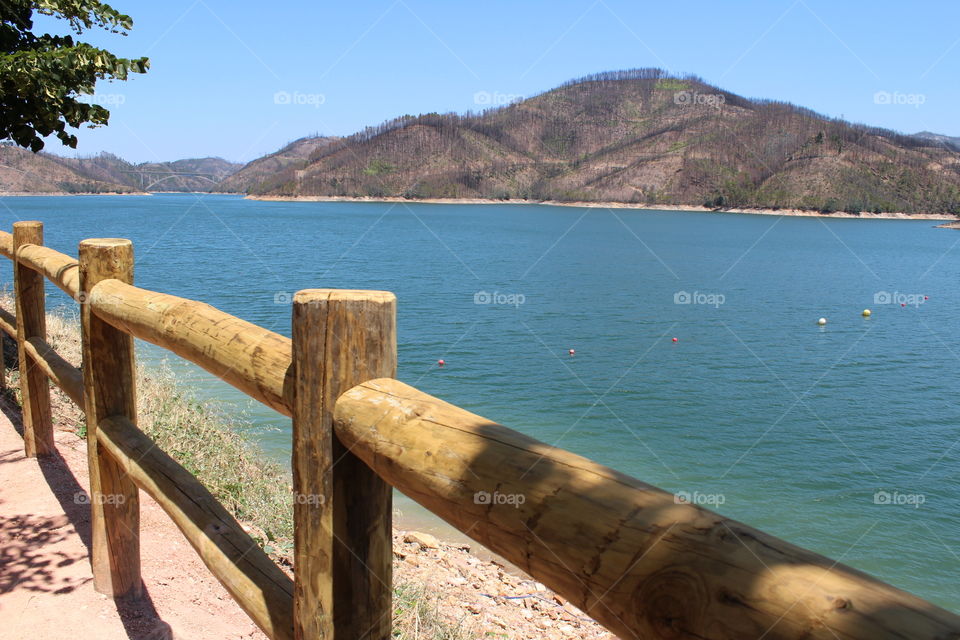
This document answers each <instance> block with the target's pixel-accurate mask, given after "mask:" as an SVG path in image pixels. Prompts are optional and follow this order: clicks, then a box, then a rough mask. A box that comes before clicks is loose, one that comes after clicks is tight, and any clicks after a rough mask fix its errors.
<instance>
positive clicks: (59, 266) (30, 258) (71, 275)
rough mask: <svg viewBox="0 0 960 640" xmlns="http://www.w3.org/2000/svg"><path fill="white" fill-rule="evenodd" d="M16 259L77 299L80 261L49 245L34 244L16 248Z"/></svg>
mask: <svg viewBox="0 0 960 640" xmlns="http://www.w3.org/2000/svg"><path fill="white" fill-rule="evenodd" d="M17 261H18V262H20V263H21V264H23V265H26V266H27V267H30V268H31V269H33V270H34V271H36V272H37V273H40V274H42V275H43V276H44V277H46V278H47V279H48V280H50V282H52V283H53V284H55V285H57V286H58V287H60V289H62V290H63V291H64V293H66V294H67V295H68V296H70V297H71V298H73V299H74V300H77V297H78V294H79V292H80V263H79V262H78V261H77V260H75V259H74V258H71V257H70V256H67V255H64V254H62V253H60V252H59V251H55V250H53V249H51V248H49V247H41V246H39V245H35V246H27V247H22V248H21V249H20V250H18V251H17ZM78 302H82V300H78Z"/></svg>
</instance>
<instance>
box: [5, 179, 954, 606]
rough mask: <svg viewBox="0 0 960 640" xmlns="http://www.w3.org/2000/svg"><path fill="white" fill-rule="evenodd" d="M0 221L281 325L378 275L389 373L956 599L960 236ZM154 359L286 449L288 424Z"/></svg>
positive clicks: (351, 219) (310, 206)
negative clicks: (122, 253)
mask: <svg viewBox="0 0 960 640" xmlns="http://www.w3.org/2000/svg"><path fill="white" fill-rule="evenodd" d="M0 215H2V216H3V226H2V228H3V229H5V230H10V228H11V224H12V223H13V221H15V220H31V219H36V220H42V221H43V222H44V223H45V225H46V228H45V233H46V243H47V244H48V245H49V246H51V247H54V248H56V249H58V250H60V251H63V252H65V253H68V254H70V255H76V247H77V243H78V242H79V241H80V240H81V239H83V238H87V237H126V238H130V239H131V240H133V242H134V248H135V253H136V283H137V284H138V285H139V286H141V287H146V288H149V289H155V290H158V291H163V292H167V293H172V294H175V295H179V296H184V297H188V298H194V299H198V300H202V301H204V302H208V303H210V304H212V305H214V306H216V307H218V308H220V309H222V310H224V311H227V312H229V313H231V314H234V315H237V316H239V317H241V318H244V319H246V320H249V321H251V322H255V323H257V324H259V325H262V326H264V327H266V328H269V329H272V330H274V331H277V332H280V333H283V334H285V335H288V336H289V335H290V311H291V310H290V305H289V300H290V296H291V295H292V293H293V292H295V291H297V290H298V289H304V288H315V287H336V288H351V289H354V288H355V289H386V290H390V291H393V292H394V293H396V295H397V298H398V329H399V358H400V366H399V375H398V377H399V378H400V379H401V380H403V381H404V382H407V383H409V384H412V385H415V386H416V387H418V388H420V389H422V390H423V391H426V392H428V393H431V394H433V395H436V396H439V397H441V398H443V399H444V400H447V401H449V402H452V403H454V404H457V405H460V406H462V407H464V408H466V409H468V410H470V411H473V412H476V413H479V414H481V415H483V416H485V417H488V418H490V419H493V420H496V421H498V422H501V423H503V424H505V425H508V426H510V427H512V428H514V429H517V430H519V431H522V432H524V433H526V434H529V435H531V436H534V437H536V438H539V439H541V440H543V441H545V442H547V443H550V444H554V445H556V446H560V447H563V448H566V449H569V450H572V451H574V452H576V453H579V454H582V455H585V456H588V457H590V458H592V459H595V460H597V461H599V462H602V463H604V464H606V465H609V466H612V467H615V468H617V469H619V470H621V471H624V472H627V473H629V474H631V475H634V476H636V477H638V478H640V479H642V480H644V481H646V482H650V483H652V484H655V485H658V486H660V487H662V488H664V489H666V490H669V491H672V492H677V493H682V494H684V495H688V496H690V497H691V499H693V500H695V501H698V502H700V503H702V504H704V505H705V506H708V507H709V508H713V509H714V510H717V511H719V512H721V513H723V514H724V515H727V516H730V517H734V518H737V519H739V520H742V521H745V522H747V523H749V524H751V525H754V526H756V527H759V528H761V529H764V530H766V531H768V532H770V533H773V534H775V535H778V536H781V537H783V538H786V539H787V540H790V541H791V542H794V543H797V544H800V545H803V546H805V547H808V548H811V549H813V550H816V551H818V552H821V553H824V554H827V555H829V556H831V557H833V558H836V559H839V560H842V561H843V562H845V563H847V564H851V565H853V566H855V567H857V568H860V569H863V570H865V571H868V572H870V573H872V574H874V575H876V576H878V577H880V578H881V579H884V580H887V581H889V582H892V583H893V584H895V585H896V586H898V587H901V588H904V589H906V590H908V591H911V592H914V593H916V594H918V595H920V596H922V597H924V598H927V599H930V600H932V601H934V602H936V603H938V604H940V605H942V606H945V607H947V608H950V609H952V610H953V611H957V612H960V582H958V581H957V579H956V576H957V575H958V574H960V544H958V542H960V473H958V471H960V462H958V457H960V410H958V405H957V402H956V394H955V386H956V384H957V379H958V373H960V359H958V358H960V343H956V342H954V340H953V338H954V337H955V336H958V335H960V317H958V310H960V287H958V283H960V261H958V256H960V249H957V248H956V245H957V244H958V243H960V233H958V232H957V231H954V230H944V229H935V228H934V225H935V224H936V223H935V222H931V221H897V220H855V219H817V218H793V217H782V218H781V217H775V216H751V215H737V214H717V213H688V212H676V211H670V212H668V211H641V210H626V209H614V210H607V209H584V208H567V207H551V206H542V205H519V204H504V205H441V204H390V203H308V202H302V203H283V202H256V201H250V200H244V199H242V198H240V197H236V196H215V195H191V194H182V195H154V196H143V197H109V196H105V197H94V196H88V197H28V198H14V197H6V198H0ZM3 269H4V270H3V272H2V273H3V281H4V283H5V284H9V283H10V280H11V270H10V267H9V264H7V265H5V266H4V267H3ZM48 292H49V295H50V300H49V302H48V306H50V307H53V306H56V305H58V304H66V303H67V299H66V297H65V296H63V295H62V294H61V293H60V292H59V290H57V289H56V288H55V287H52V286H48ZM867 308H869V309H870V310H871V311H872V315H871V316H870V317H869V318H864V317H862V316H861V312H862V311H863V310H864V309H867ZM821 317H823V318H826V320H827V324H826V325H825V326H823V327H820V326H818V324H817V320H818V318H821ZM673 338H676V341H674V340H673ZM570 349H573V350H574V355H570ZM140 353H141V356H142V357H143V358H146V359H148V360H156V359H158V358H160V357H161V355H160V354H159V353H158V350H157V349H153V348H142V349H141V351H140ZM440 359H443V360H444V361H445V363H446V364H445V366H444V367H442V368H441V367H438V366H437V361H438V360H440ZM171 365H172V366H174V368H175V370H176V371H177V372H178V375H179V376H180V377H181V379H183V380H185V381H187V382H188V383H189V385H190V386H192V387H193V388H194V389H195V390H196V393H197V394H198V395H200V396H201V397H205V398H215V399H219V400H221V401H222V402H224V403H225V406H226V407H227V408H228V409H229V410H230V411H232V412H236V413H237V414H243V415H245V416H246V418H247V419H248V420H249V421H250V427H249V428H250V430H251V433H252V435H253V436H254V437H255V438H256V439H257V441H258V442H259V443H260V444H261V445H262V446H263V448H264V450H265V451H266V452H267V454H268V455H271V456H274V457H276V458H278V459H284V460H286V459H288V456H289V446H290V445H289V440H290V434H289V421H288V420H287V419H286V418H283V417H282V416H279V415H278V414H276V413H273V412H271V411H270V410H268V409H266V408H263V407H259V406H257V405H255V404H254V403H251V402H247V401H245V400H244V398H243V397H241V396H239V395H238V394H237V393H235V392H233V391H232V390H231V389H230V388H228V387H226V386H225V385H223V384H222V383H220V382H219V381H215V380H212V379H211V377H210V376H208V375H206V374H203V373H202V372H198V370H196V369H195V368H193V367H188V366H185V365H181V364H178V363H176V362H171ZM403 504H405V503H403V502H401V505H403ZM401 508H403V507H401Z"/></svg>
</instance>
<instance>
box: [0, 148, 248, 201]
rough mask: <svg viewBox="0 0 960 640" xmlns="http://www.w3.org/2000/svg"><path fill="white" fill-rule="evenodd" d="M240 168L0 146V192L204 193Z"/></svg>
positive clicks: (206, 161) (205, 161)
mask: <svg viewBox="0 0 960 640" xmlns="http://www.w3.org/2000/svg"><path fill="white" fill-rule="evenodd" d="M240 167H241V165H240V164H237V163H234V162H228V161H226V160H224V159H222V158H191V159H188V160H175V161H173V162H144V163H141V164H131V163H129V162H127V161H126V160H124V159H122V158H118V157H117V156H115V155H113V154H110V153H101V154H98V155H96V156H92V157H89V158H62V157H60V156H55V155H53V154H49V153H38V154H34V153H32V152H30V151H27V150H24V149H21V148H19V147H17V146H14V145H10V144H2V145H0V193H51V194H62V193H143V192H150V191H210V190H211V188H212V187H213V186H215V185H216V184H218V183H220V182H221V181H222V180H223V179H224V178H226V177H228V176H230V175H232V174H233V173H234V172H235V171H237V169H239V168H240Z"/></svg>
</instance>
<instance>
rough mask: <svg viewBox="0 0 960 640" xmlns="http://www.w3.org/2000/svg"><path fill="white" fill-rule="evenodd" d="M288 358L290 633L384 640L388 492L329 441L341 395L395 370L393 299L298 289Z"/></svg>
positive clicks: (388, 612) (388, 618)
mask: <svg viewBox="0 0 960 640" xmlns="http://www.w3.org/2000/svg"><path fill="white" fill-rule="evenodd" d="M293 362H294V364H293V368H294V378H295V381H296V382H295V396H294V399H295V402H294V411H293V429H294V436H293V437H294V445H293V474H294V476H293V477H294V495H295V497H296V500H295V503H294V504H295V507H294V525H295V526H294V531H295V540H294V545H295V547H294V549H295V550H294V566H295V572H296V578H295V587H296V590H295V598H294V620H295V625H296V626H295V630H296V637H297V638H298V639H304V640H305V639H307V638H331V639H333V638H336V639H341V640H352V639H355V638H370V639H385V638H389V637H390V636H391V631H390V628H391V622H392V609H391V597H392V561H393V554H392V540H391V518H392V494H391V488H390V485H388V484H387V483H386V482H384V481H383V480H382V479H381V478H380V477H379V476H377V474H376V473H374V472H373V471H372V470H371V469H370V468H369V467H367V466H366V464H364V463H363V462H362V461H361V460H359V459H358V458H356V456H354V455H353V454H352V453H351V452H350V451H348V450H347V449H346V448H345V447H344V446H343V445H342V444H341V443H340V442H339V440H337V438H336V437H335V436H334V433H333V408H334V405H335V403H336V399H337V397H338V396H339V395H340V393H341V392H343V391H344V390H346V389H349V388H350V387H352V386H354V385H356V384H358V383H360V382H362V381H365V380H369V379H371V378H376V377H381V376H393V375H395V374H396V368H397V343H396V298H395V297H394V295H393V294H392V293H387V292H383V291H346V290H332V289H312V290H305V291H300V292H298V293H297V294H296V295H295V296H294V300H293Z"/></svg>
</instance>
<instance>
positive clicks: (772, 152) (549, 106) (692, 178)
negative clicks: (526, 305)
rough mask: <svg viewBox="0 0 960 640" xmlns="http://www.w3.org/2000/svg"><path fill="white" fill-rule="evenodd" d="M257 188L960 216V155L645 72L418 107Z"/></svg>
mask: <svg viewBox="0 0 960 640" xmlns="http://www.w3.org/2000/svg"><path fill="white" fill-rule="evenodd" d="M295 144H296V143H295ZM252 164H254V163H251V165H252ZM249 166H250V165H248V167H249ZM271 166H272V165H271ZM261 168H262V169H264V170H265V169H267V168H268V165H266V164H263V165H261ZM239 186H241V185H238V186H237V188H238V189H239ZM246 190H247V191H248V193H250V194H253V195H261V196H281V197H283V196H374V197H380V196H401V197H405V198H410V199H418V198H440V197H443V198H493V199H530V200H559V201H615V202H627V203H641V204H648V205H657V204H677V205H704V204H706V205H708V206H716V207H724V208H734V207H747V206H753V207H770V208H801V209H812V210H822V211H833V210H848V211H852V212H860V211H904V212H912V213H921V212H924V213H926V212H937V213H942V212H950V213H960V156H958V154H957V152H956V151H955V150H953V149H952V148H949V147H946V146H944V145H942V144H938V143H936V142H934V141H932V140H929V139H925V138H923V137H915V136H908V135H903V134H899V133H896V132H893V131H888V130H884V129H879V128H875V127H868V126H864V125H856V124H850V123H848V122H845V121H841V120H836V119H831V118H827V117H825V116H822V115H819V114H817V113H815V112H813V111H810V110H808V109H804V108H801V107H797V106H794V105H791V104H787V103H782V102H774V101H768V100H752V99H747V98H744V97H741V96H738V95H736V94H733V93H730V92H728V91H724V90H722V89H719V88H717V87H713V86H711V85H708V84H706V83H705V82H704V81H702V80H700V79H699V78H696V77H694V76H685V77H672V76H670V75H668V74H667V73H665V72H663V71H661V70H658V69H640V70H631V71H621V72H610V73H602V74H596V75H593V76H587V77H585V78H581V79H579V80H574V81H571V82H569V83H567V84H564V85H562V86H560V87H558V88H556V89H554V90H551V91H548V92H546V93H543V94H540V95H537V96H534V97H531V98H529V99H526V100H523V101H520V102H516V103H513V104H510V105H507V106H504V107H500V108H495V109H491V110H487V111H484V112H482V113H468V114H465V115H455V114H443V115H441V114H437V113H431V114H426V115H420V116H403V117H400V118H397V119H395V120H392V121H389V122H386V123H384V124H382V125H380V126H378V127H371V128H368V129H366V130H364V131H361V132H359V133H357V134H354V135H352V136H349V137H347V138H344V139H341V140H337V141H332V142H329V143H327V144H324V145H322V146H318V147H317V148H316V149H314V150H313V151H312V152H311V153H309V155H308V156H307V157H306V158H305V159H300V160H298V161H297V162H292V163H290V164H289V165H288V166H286V167H283V168H280V169H279V171H276V172H274V173H272V174H269V175H262V174H261V175H258V178H257V181H253V182H251V183H248V185H247V189H246Z"/></svg>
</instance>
